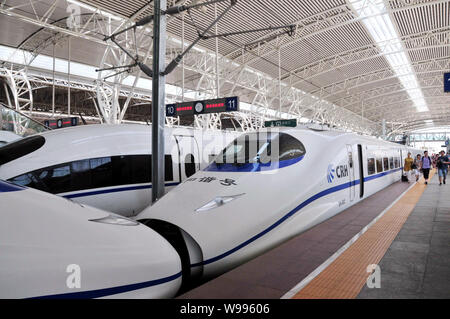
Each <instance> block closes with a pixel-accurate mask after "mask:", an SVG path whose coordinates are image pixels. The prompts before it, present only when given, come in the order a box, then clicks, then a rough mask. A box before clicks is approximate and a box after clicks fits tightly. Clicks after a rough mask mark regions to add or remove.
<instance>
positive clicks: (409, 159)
mask: <svg viewBox="0 0 450 319" xmlns="http://www.w3.org/2000/svg"><path fill="white" fill-rule="evenodd" d="M413 163H414V159H413V158H412V157H411V153H408V157H407V158H405V164H404V165H403V170H404V171H405V175H406V178H407V179H408V182H409V176H408V175H411V173H412V164H413Z"/></svg>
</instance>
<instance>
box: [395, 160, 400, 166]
mask: <svg viewBox="0 0 450 319" xmlns="http://www.w3.org/2000/svg"><path fill="white" fill-rule="evenodd" d="M399 167H400V159H399V158H398V157H396V158H395V168H399Z"/></svg>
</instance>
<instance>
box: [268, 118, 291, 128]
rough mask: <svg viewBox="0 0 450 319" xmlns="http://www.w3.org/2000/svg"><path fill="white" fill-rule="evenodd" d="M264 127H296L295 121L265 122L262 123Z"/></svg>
mask: <svg viewBox="0 0 450 319" xmlns="http://www.w3.org/2000/svg"><path fill="white" fill-rule="evenodd" d="M264 126H265V127H278V126H287V127H297V119H292V120H277V121H266V122H264Z"/></svg>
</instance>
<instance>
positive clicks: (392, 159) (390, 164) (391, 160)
mask: <svg viewBox="0 0 450 319" xmlns="http://www.w3.org/2000/svg"><path fill="white" fill-rule="evenodd" d="M389 167H390V168H391V169H394V158H393V157H389Z"/></svg>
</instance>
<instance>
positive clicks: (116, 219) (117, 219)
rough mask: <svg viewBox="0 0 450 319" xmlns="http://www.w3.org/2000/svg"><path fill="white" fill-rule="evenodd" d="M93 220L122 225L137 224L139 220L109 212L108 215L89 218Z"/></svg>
mask: <svg viewBox="0 0 450 319" xmlns="http://www.w3.org/2000/svg"><path fill="white" fill-rule="evenodd" d="M89 221H91V222H96V223H103V224H111V225H120V226H137V225H139V223H138V222H136V221H134V220H132V219H129V218H126V217H123V216H118V215H113V214H109V215H108V216H106V217H102V218H97V219H89Z"/></svg>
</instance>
